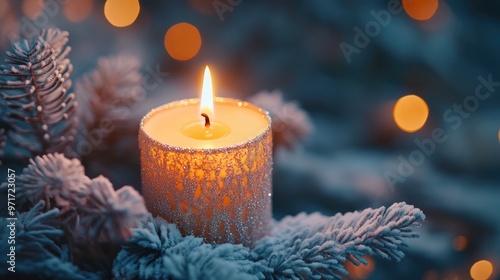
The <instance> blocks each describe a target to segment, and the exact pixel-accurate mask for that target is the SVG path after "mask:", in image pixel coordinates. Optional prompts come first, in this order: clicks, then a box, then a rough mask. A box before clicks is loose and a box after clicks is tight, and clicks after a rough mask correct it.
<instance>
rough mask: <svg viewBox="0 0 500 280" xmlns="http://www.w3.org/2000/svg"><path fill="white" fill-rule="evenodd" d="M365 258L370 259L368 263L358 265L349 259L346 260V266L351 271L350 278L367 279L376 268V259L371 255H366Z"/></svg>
mask: <svg viewBox="0 0 500 280" xmlns="http://www.w3.org/2000/svg"><path fill="white" fill-rule="evenodd" d="M365 259H366V260H367V261H368V264H367V265H364V264H360V265H359V266H356V265H354V264H353V263H351V262H349V261H346V262H345V268H346V269H347V271H348V272H349V279H366V278H368V276H370V274H371V273H372V271H373V270H374V269H375V261H374V260H373V258H372V257H370V256H365Z"/></svg>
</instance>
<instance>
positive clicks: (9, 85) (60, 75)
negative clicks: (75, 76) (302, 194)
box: [0, 29, 77, 160]
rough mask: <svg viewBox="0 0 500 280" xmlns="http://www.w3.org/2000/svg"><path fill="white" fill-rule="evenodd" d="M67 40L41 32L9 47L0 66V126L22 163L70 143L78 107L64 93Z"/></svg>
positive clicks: (51, 32)
mask: <svg viewBox="0 0 500 280" xmlns="http://www.w3.org/2000/svg"><path fill="white" fill-rule="evenodd" d="M67 37H68V33H67V32H63V31H60V30H58V29H48V30H43V31H42V32H41V34H40V36H37V37H35V38H31V39H23V40H22V41H20V42H17V43H14V44H13V45H12V50H11V51H8V52H7V53H6V59H5V65H2V66H0V94H1V95H2V99H1V101H0V111H2V114H1V116H2V120H1V121H2V123H4V125H6V128H7V136H8V138H9V140H10V141H8V144H12V145H14V146H15V147H16V148H17V149H18V150H20V151H21V152H20V153H16V155H17V156H19V157H21V160H27V159H29V158H31V157H34V156H37V155H43V154H47V153H54V152H62V151H64V149H65V147H66V146H68V145H69V144H70V143H71V142H72V141H73V140H74V135H75V133H76V129H75V126H76V122H77V120H76V107H77V104H76V101H75V96H74V94H72V93H69V89H70V87H71V80H70V79H69V76H70V74H71V71H72V68H73V66H72V65H71V63H70V61H69V59H68V58H67V55H68V53H69V51H70V48H69V47H66V46H65V45H66V43H67V41H68V38H67Z"/></svg>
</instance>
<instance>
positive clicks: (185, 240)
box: [113, 217, 266, 280]
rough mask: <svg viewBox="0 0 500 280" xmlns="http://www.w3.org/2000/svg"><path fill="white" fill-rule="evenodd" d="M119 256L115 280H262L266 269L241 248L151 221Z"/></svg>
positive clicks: (161, 221)
mask: <svg viewBox="0 0 500 280" xmlns="http://www.w3.org/2000/svg"><path fill="white" fill-rule="evenodd" d="M133 233H134V234H133V236H132V238H131V239H130V240H129V242H128V243H127V244H126V245H125V246H124V247H123V249H122V250H121V251H120V253H118V256H117V258H116V259H115V261H114V263H113V276H114V277H115V278H116V279H122V278H128V279H227V280H229V279H264V274H263V272H264V271H266V268H265V267H264V266H262V265H261V264H259V263H258V262H255V261H254V259H255V258H256V255H255V254H253V253H251V252H250V250H249V249H248V248H245V247H243V246H242V245H234V244H222V245H213V244H206V243H204V242H203V239H201V238H197V237H194V236H186V237H183V236H182V235H181V233H180V231H179V230H178V229H177V227H176V226H175V225H173V224H169V223H167V222H165V221H164V220H162V219H160V218H158V219H156V220H155V219H153V218H151V217H150V219H149V221H147V222H146V223H144V224H143V225H142V227H141V228H137V229H134V230H133Z"/></svg>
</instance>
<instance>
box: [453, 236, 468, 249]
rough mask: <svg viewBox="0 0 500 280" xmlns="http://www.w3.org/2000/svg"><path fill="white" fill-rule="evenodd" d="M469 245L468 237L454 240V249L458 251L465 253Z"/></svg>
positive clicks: (459, 237) (458, 237)
mask: <svg viewBox="0 0 500 280" xmlns="http://www.w3.org/2000/svg"><path fill="white" fill-rule="evenodd" d="M467 243H468V240H467V237H465V236H463V235H460V236H457V237H456V238H455V239H454V240H453V247H454V248H455V250H457V251H463V250H465V248H466V247H467Z"/></svg>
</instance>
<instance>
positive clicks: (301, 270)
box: [113, 203, 425, 280]
mask: <svg viewBox="0 0 500 280" xmlns="http://www.w3.org/2000/svg"><path fill="white" fill-rule="evenodd" d="M424 218H425V216H424V214H423V213H422V211H420V210H419V209H416V208H414V207H413V206H410V205H406V204H405V203H396V204H394V205H392V206H391V207H389V208H388V209H386V208H385V207H381V208H378V209H366V210H363V211H361V212H353V213H347V214H344V215H340V214H338V215H335V216H333V217H326V216H323V215H321V214H318V213H315V214H310V215H307V214H300V215H297V216H294V217H287V218H285V219H283V220H282V221H280V222H277V223H275V224H274V225H273V229H272V232H271V234H270V236H268V237H264V238H263V239H262V240H260V241H259V242H258V243H257V245H256V247H255V248H254V249H253V250H251V249H248V248H245V247H242V246H241V245H233V244H222V245H216V244H206V243H203V240H202V239H201V238H196V237H193V236H182V235H181V233H180V231H179V230H178V229H177V227H176V226H175V225H172V224H168V223H167V222H165V221H164V220H162V219H160V218H157V219H156V220H153V219H152V218H150V220H149V221H148V222H147V223H145V224H144V225H143V227H141V228H138V229H133V236H132V238H131V239H130V240H129V243H128V244H126V245H125V246H124V247H123V249H122V251H120V253H119V254H118V256H117V258H116V259H115V261H114V263H113V276H114V277H115V278H117V279H118V278H123V277H127V278H133V279H226V280H227V279H247V278H248V279H341V278H342V276H343V275H347V274H348V273H347V270H346V269H345V267H344V263H345V261H346V260H348V261H351V262H353V263H354V264H356V265H359V264H360V263H365V264H366V263H367V261H366V260H365V259H364V256H365V255H367V254H369V255H373V256H379V257H383V258H387V259H394V260H397V261H399V260H400V259H401V258H403V257H404V254H403V252H402V251H401V249H402V247H404V246H406V243H405V240H404V239H405V238H416V237H418V234H417V233H415V232H413V228H412V227H414V226H418V225H419V222H420V221H421V220H423V219H424Z"/></svg>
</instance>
